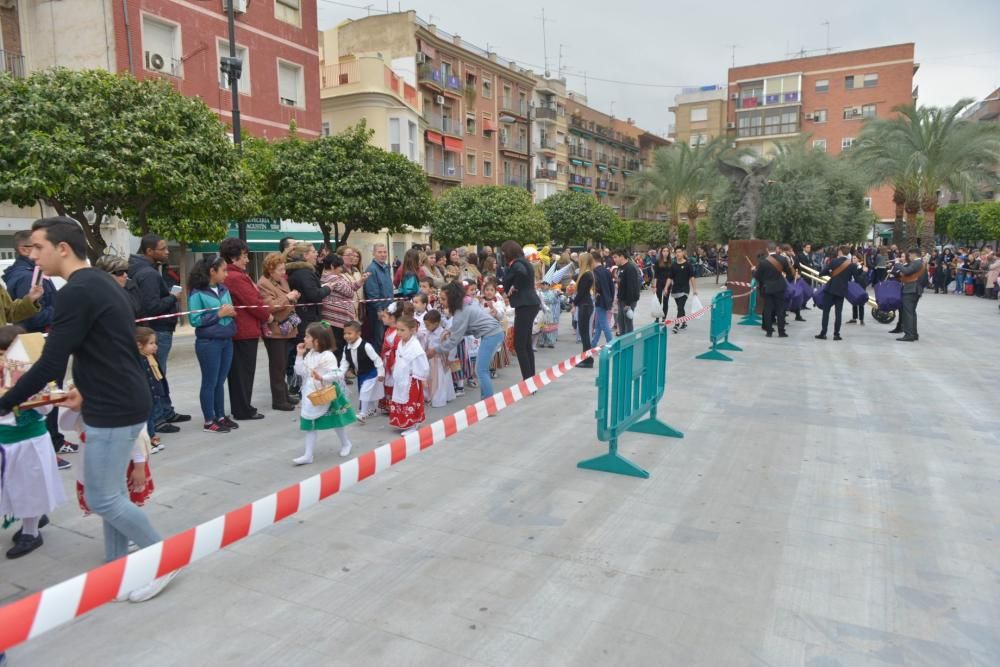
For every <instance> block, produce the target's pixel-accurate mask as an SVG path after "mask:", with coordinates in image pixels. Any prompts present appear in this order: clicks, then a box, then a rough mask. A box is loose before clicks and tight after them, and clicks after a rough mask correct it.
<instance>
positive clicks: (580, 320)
mask: <svg viewBox="0 0 1000 667" xmlns="http://www.w3.org/2000/svg"><path fill="white" fill-rule="evenodd" d="M579 270H580V274H579V277H578V278H577V280H576V296H575V297H574V298H573V305H574V306H576V327H577V330H578V331H579V332H580V343H581V344H582V345H583V351H584V352H586V351H587V350H589V349H590V323H591V320H593V319H594V297H593V291H594V257H593V255H591V254H590V253H589V252H585V253H582V254H581V255H580V269H579ZM577 366H578V367H580V368H593V367H594V360H593V358H591V359H584V360H583V361H581V362H580V363H579V364H577Z"/></svg>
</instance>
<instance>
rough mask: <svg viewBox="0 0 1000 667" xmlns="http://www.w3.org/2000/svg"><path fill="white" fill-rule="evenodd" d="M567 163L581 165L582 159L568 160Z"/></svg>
mask: <svg viewBox="0 0 1000 667" xmlns="http://www.w3.org/2000/svg"><path fill="white" fill-rule="evenodd" d="M569 163H570V164H575V165H576V166H578V167H582V166H583V161H582V160H570V161H569Z"/></svg>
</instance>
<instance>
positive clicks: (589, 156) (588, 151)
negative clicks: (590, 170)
mask: <svg viewBox="0 0 1000 667" xmlns="http://www.w3.org/2000/svg"><path fill="white" fill-rule="evenodd" d="M569 154H570V157H578V158H583V159H584V160H593V159H594V150H593V149H592V148H582V147H580V146H573V145H570V147H569Z"/></svg>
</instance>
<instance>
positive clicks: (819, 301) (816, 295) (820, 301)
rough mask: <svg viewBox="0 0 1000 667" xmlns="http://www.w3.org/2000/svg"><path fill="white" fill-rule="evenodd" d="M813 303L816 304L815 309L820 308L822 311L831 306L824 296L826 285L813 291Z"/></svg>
mask: <svg viewBox="0 0 1000 667" xmlns="http://www.w3.org/2000/svg"><path fill="white" fill-rule="evenodd" d="M813 303H814V304H816V307H817V308H822V309H823V310H826V309H827V308H829V307H830V306H831V305H832V304H831V303H830V299H828V298H827V296H826V285H820V286H819V287H818V288H816V289H815V290H814V291H813Z"/></svg>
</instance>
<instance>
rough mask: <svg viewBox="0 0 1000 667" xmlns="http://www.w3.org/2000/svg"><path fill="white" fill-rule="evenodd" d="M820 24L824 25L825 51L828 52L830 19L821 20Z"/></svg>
mask: <svg viewBox="0 0 1000 667" xmlns="http://www.w3.org/2000/svg"><path fill="white" fill-rule="evenodd" d="M820 25H825V26H826V52H827V53H830V21H828V20H827V21H823V22H822V23H821V24H820Z"/></svg>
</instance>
